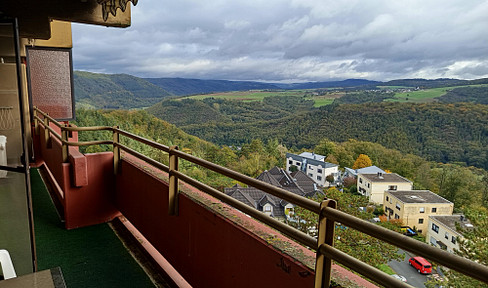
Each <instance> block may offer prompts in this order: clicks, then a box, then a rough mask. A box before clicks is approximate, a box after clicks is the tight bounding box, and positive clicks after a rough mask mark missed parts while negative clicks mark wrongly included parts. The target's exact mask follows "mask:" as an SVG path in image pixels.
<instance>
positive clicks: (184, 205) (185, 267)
mask: <svg viewBox="0 0 488 288" xmlns="http://www.w3.org/2000/svg"><path fill="white" fill-rule="evenodd" d="M116 185H117V208H118V209H119V210H120V211H121V212H122V214H123V215H124V216H125V217H126V218H127V219H128V220H129V221H130V222H131V223H132V224H133V225H134V226H135V227H136V228H137V229H138V230H139V231H140V232H141V233H142V234H143V235H144V237H145V238H146V239H147V240H148V241H149V242H151V244H152V245H153V246H154V247H155V248H156V249H157V250H158V251H159V252H160V253H161V254H162V255H163V256H164V257H165V258H166V259H167V260H168V261H169V262H170V263H171V265H172V266H173V267H174V268H175V269H176V270H177V271H178V272H179V273H180V274H181V275H182V276H183V277H184V278H185V279H186V280H187V281H188V282H189V283H190V284H191V285H192V286H193V287H312V286H313V283H314V276H313V273H314V272H313V270H312V269H310V268H308V267H306V266H305V265H304V264H302V263H301V262H300V261H297V260H295V259H293V258H292V257H290V256H289V255H287V254H285V253H282V252H281V251H278V250H277V249H276V248H275V247H273V245H271V244H270V243H268V242H267V241H265V240H264V239H263V238H261V237H258V236H257V235H256V234H254V233H253V232H252V231H250V230H249V229H246V228H243V227H242V226H240V225H237V224H236V223H234V222H232V220H234V221H237V220H239V221H247V222H248V223H250V225H252V226H254V227H253V230H255V231H256V230H260V231H266V232H263V233H267V234H266V235H268V236H266V237H269V241H283V242H288V243H287V244H290V245H291V246H290V247H293V249H300V248H297V246H298V245H296V244H295V245H296V246H295V245H293V241H291V240H289V239H287V238H286V237H284V236H282V235H281V234H279V233H277V232H276V231H273V230H272V229H270V228H269V227H266V226H265V225H263V224H261V223H259V222H257V221H254V220H252V219H249V218H248V217H247V216H245V215H243V214H242V213H240V212H239V211H237V210H235V209H232V208H230V207H228V206H227V205H225V204H222V203H220V202H219V201H217V200H215V199H213V200H212V201H213V202H214V204H215V207H217V206H219V207H221V209H226V210H227V212H229V213H230V214H231V215H234V216H235V217H236V219H229V218H227V217H223V216H222V215H220V214H217V213H216V212H215V211H212V210H211V209H209V208H208V207H205V206H203V205H202V204H199V203H198V202H197V201H195V200H194V199H191V198H190V197H189V196H188V195H186V194H184V193H180V194H179V215H178V216H169V215H168V200H167V198H168V185H167V184H166V182H164V181H163V180H161V179H158V178H157V177H154V176H152V175H151V174H150V173H147V171H144V168H143V167H142V168H141V167H138V166H137V165H133V164H132V163H129V162H128V161H126V160H123V161H122V166H121V169H120V174H119V175H118V176H117V183H116ZM200 193H202V192H200ZM202 194H203V193H202ZM193 196H195V197H200V196H201V195H198V194H194V195H193ZM204 198H205V197H204ZM204 198H202V200H203V201H207V200H209V199H210V198H205V199H204ZM230 217H232V216H230ZM237 218H239V219H237ZM303 249H304V250H306V249H305V248H303ZM312 254H313V253H312ZM312 257H313V256H312ZM312 259H313V258H312Z"/></svg>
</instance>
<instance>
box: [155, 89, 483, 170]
mask: <svg viewBox="0 0 488 288" xmlns="http://www.w3.org/2000/svg"><path fill="white" fill-rule="evenodd" d="M193 101H197V100H192V101H188V102H187V101H171V102H170V101H164V102H162V103H160V104H158V105H156V106H154V107H152V108H151V109H150V110H149V111H150V112H152V113H154V114H155V115H156V116H158V117H160V118H162V119H164V120H166V121H169V122H173V123H175V124H178V125H179V127H180V128H181V129H183V130H184V131H186V132H187V133H189V134H192V135H195V136H198V137H200V138H202V139H205V140H207V141H210V142H212V143H216V144H218V145H242V144H244V143H249V142H250V141H251V140H252V139H256V138H259V139H263V140H267V139H278V140H279V141H280V142H281V143H283V144H284V145H285V146H287V147H292V148H295V149H301V148H311V147H313V146H314V145H316V144H317V143H318V141H319V140H320V139H322V138H324V137H327V138H329V139H330V140H332V141H337V142H342V141H347V140H348V139H356V140H359V141H368V142H375V143H379V144H381V145H384V146H385V147H388V148H392V149H397V150H400V151H402V152H404V153H413V154H416V155H420V156H423V157H425V158H427V159H429V160H432V161H438V162H444V163H449V162H461V163H464V164H465V165H468V166H471V165H472V166H476V167H482V168H485V169H486V168H488V151H487V150H488V149H486V147H487V145H488V106H486V105H479V104H468V103H457V104H442V103H424V104H410V103H385V102H383V103H365V104H347V105H337V104H335V105H329V106H323V107H320V108H312V107H307V106H306V105H305V106H303V105H302V106H300V108H296V109H288V111H285V109H284V108H283V107H281V104H280V102H278V101H269V100H267V101H263V103H261V104H259V105H258V104H253V103H252V102H251V103H244V102H235V101H229V100H221V99H219V100H215V99H205V100H204V101H201V102H193ZM270 102H271V103H274V104H275V105H272V104H269V103H270ZM299 102H300V99H295V102H293V101H290V103H299ZM196 103H198V105H197V104H196ZM175 105H179V108H178V109H176V108H175ZM253 105H254V106H253ZM286 105H287V106H289V107H297V106H293V105H294V104H286ZM295 105H297V104H295ZM199 107H201V109H199ZM173 111H179V112H181V111H185V113H178V114H174V112H173ZM192 119H197V120H198V121H192ZM217 119H221V120H217Z"/></svg>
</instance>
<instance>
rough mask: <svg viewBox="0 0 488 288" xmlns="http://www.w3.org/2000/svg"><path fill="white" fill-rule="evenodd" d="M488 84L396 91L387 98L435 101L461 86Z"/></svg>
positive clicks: (415, 101) (481, 85)
mask: <svg viewBox="0 0 488 288" xmlns="http://www.w3.org/2000/svg"><path fill="white" fill-rule="evenodd" d="M487 86H488V84H479V85H464V86H453V87H441V88H432V89H425V90H419V91H411V92H402V93H396V94H395V96H393V98H391V99H386V100H385V101H388V102H414V103H426V102H433V101H435V98H438V97H441V96H443V95H445V94H446V93H447V92H448V91H450V90H452V89H455V88H461V87H487Z"/></svg>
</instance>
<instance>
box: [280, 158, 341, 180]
mask: <svg viewBox="0 0 488 288" xmlns="http://www.w3.org/2000/svg"><path fill="white" fill-rule="evenodd" d="M286 171H287V172H288V173H292V172H294V171H302V172H304V173H305V174H306V175H308V176H309V177H310V178H312V179H313V180H314V181H315V183H317V184H318V185H320V186H329V185H332V184H334V182H336V181H337V180H338V178H339V165H337V164H332V163H329V162H325V156H323V155H319V154H315V153H313V152H312V153H310V152H303V153H301V154H300V155H296V154H292V153H286ZM329 175H333V176H334V182H332V183H329V182H328V181H327V180H326V177H327V176H329Z"/></svg>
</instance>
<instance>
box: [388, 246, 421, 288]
mask: <svg viewBox="0 0 488 288" xmlns="http://www.w3.org/2000/svg"><path fill="white" fill-rule="evenodd" d="M398 253H404V251H403V250H399V252H398ZM409 258H410V256H409V255H408V254H407V253H405V259H404V260H403V261H402V262H399V261H390V262H388V265H389V266H390V267H391V268H392V269H393V270H395V272H396V274H398V275H402V276H405V278H407V283H408V284H410V285H412V286H414V287H417V288H424V287H425V285H424V282H425V281H427V275H423V274H420V273H418V272H417V270H415V269H414V268H413V267H412V266H410V265H409V264H408V259H409Z"/></svg>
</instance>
